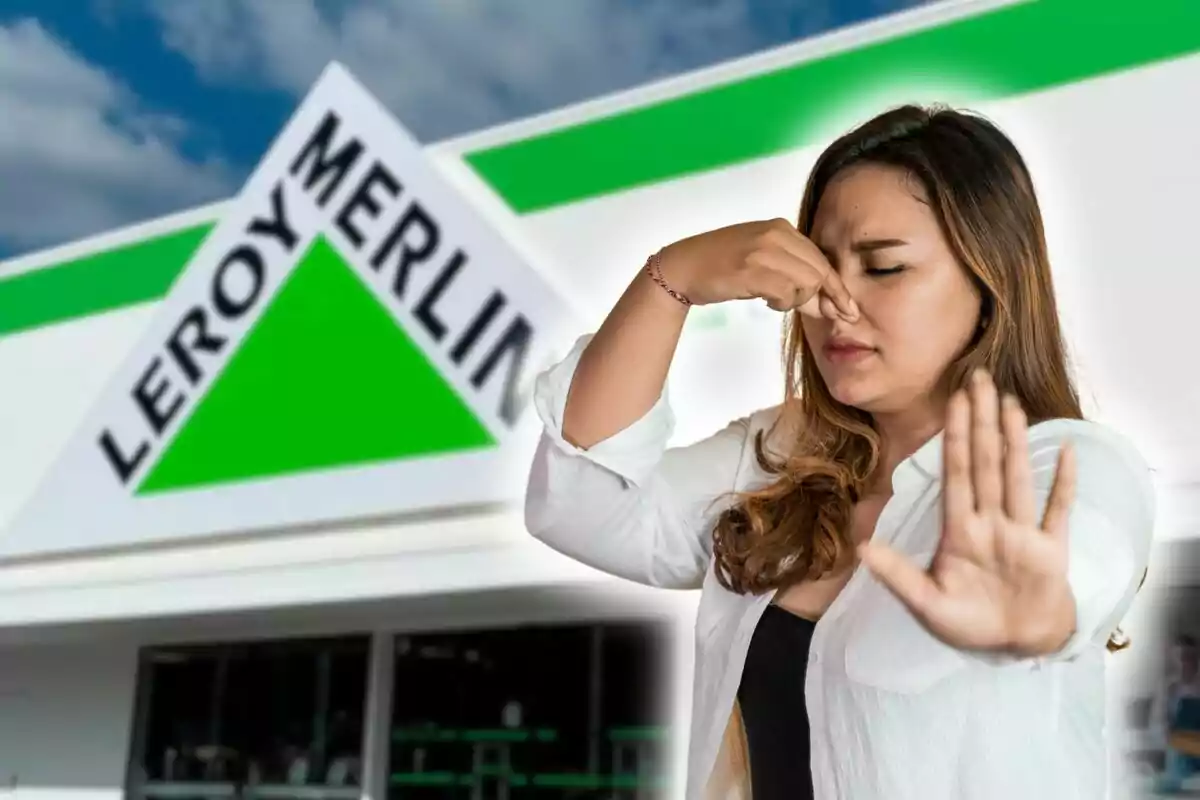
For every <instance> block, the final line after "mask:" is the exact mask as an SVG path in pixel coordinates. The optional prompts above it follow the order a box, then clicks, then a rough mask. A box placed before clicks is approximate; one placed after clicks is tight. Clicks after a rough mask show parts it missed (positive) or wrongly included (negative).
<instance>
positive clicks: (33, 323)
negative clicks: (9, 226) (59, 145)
mask: <svg viewBox="0 0 1200 800" xmlns="http://www.w3.org/2000/svg"><path fill="white" fill-rule="evenodd" d="M212 227H213V226H212V223H205V224H203V225H196V226H194V227H190V228H184V229H182V230H178V231H172V232H171V233H168V234H164V235H162V236H156V237H154V238H151V239H145V240H143V241H140V242H137V243H136V244H130V245H125V246H122V247H115V248H112V249H110V250H105V251H104V252H101V253H94V254H92V255H88V256H84V257H83V258H79V259H75V260H73V261H68V262H66V263H64V264H58V265H56V266H53V267H48V268H45V269H37V270H34V271H32V272H24V273H21V274H20V275H14V276H13V277H11V278H0V336H4V335H6V334H13V333H17V332H19V331H24V330H29V329H31V328H37V327H40V326H42V325H50V324H53V323H56V322H64V321H66V320H69V319H75V318H76V317H83V316H87V315H89V314H98V313H100V312H103V311H112V310H115V309H118V308H124V307H126V306H131V305H136V304H137V303H145V302H147V301H150V300H159V299H161V298H162V297H163V295H165V294H166V293H167V291H168V290H169V289H170V288H171V285H172V284H173V283H174V282H175V278H177V277H178V276H179V273H180V272H182V271H183V268H184V267H185V266H187V263H188V261H189V260H190V259H191V257H192V254H193V253H195V252H196V249H197V248H198V247H199V246H200V243H201V242H203V241H204V237H205V236H207V235H208V232H209V231H210V230H211V229H212Z"/></svg>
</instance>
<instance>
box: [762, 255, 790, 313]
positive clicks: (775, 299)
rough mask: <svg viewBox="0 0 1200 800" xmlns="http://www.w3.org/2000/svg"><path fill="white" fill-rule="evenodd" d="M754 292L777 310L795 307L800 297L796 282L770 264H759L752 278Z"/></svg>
mask: <svg viewBox="0 0 1200 800" xmlns="http://www.w3.org/2000/svg"><path fill="white" fill-rule="evenodd" d="M751 285H752V286H753V287H754V294H755V295H756V296H757V297H761V298H762V299H763V300H765V301H766V302H767V305H768V306H770V307H771V308H773V309H774V310H776V311H787V310H789V309H791V308H794V307H795V305H796V300H797V297H798V294H797V287H796V284H795V283H793V282H792V281H791V280H790V279H789V278H788V276H787V275H785V274H783V273H782V272H780V271H779V270H778V269H773V268H771V267H770V266H768V265H765V264H764V265H760V266H757V267H756V268H755V270H754V274H753V277H752V278H751Z"/></svg>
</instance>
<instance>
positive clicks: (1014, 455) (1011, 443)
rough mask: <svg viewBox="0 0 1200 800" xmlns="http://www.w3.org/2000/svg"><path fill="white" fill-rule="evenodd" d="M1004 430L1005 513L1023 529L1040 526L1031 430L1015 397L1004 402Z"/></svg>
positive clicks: (1002, 411) (1006, 398)
mask: <svg viewBox="0 0 1200 800" xmlns="http://www.w3.org/2000/svg"><path fill="white" fill-rule="evenodd" d="M1000 405H1001V408H1000V415H1001V418H1002V420H1003V427H1004V443H1005V453H1004V510H1005V511H1006V512H1007V513H1008V517H1009V519H1011V520H1013V521H1014V522H1017V523H1020V524H1022V525H1029V526H1033V525H1036V524H1037V506H1036V504H1035V502H1034V499H1033V470H1032V468H1031V467H1030V463H1029V428H1028V423H1027V421H1026V419H1025V412H1024V411H1023V410H1022V409H1021V404H1020V403H1019V402H1018V401H1017V398H1015V397H1013V396H1012V395H1010V394H1009V395H1005V396H1004V399H1003V401H1001V404H1000Z"/></svg>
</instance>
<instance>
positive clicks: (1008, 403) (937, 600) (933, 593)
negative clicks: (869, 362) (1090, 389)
mask: <svg viewBox="0 0 1200 800" xmlns="http://www.w3.org/2000/svg"><path fill="white" fill-rule="evenodd" d="M942 464H943V466H942V469H943V482H942V533H941V539H940V540H939V543H938V548H937V551H936V553H935V555H934V558H933V561H932V563H931V564H930V567H929V569H927V570H926V569H922V568H920V567H918V566H917V565H915V564H914V563H912V561H910V560H909V559H908V558H906V557H905V556H903V555H901V554H899V553H897V552H896V551H895V550H893V549H891V548H889V547H887V546H886V545H883V544H873V543H872V544H866V545H864V546H862V547H861V548H860V550H859V553H860V557H861V558H862V560H863V562H864V563H865V564H866V565H867V567H868V568H869V569H870V570H871V571H872V572H873V573H874V574H875V576H876V577H877V578H878V579H879V580H880V581H881V582H882V583H883V584H884V585H886V586H887V587H888V588H889V589H890V590H891V591H892V592H893V593H894V594H895V595H896V596H897V597H898V598H899V599H900V600H901V602H903V603H904V604H905V605H906V606H907V607H908V608H909V610H910V611H911V612H912V613H913V615H914V616H916V618H917V619H918V620H919V621H920V622H921V623H922V624H923V625H924V626H925V627H926V629H927V630H929V631H930V632H931V633H932V634H933V635H934V636H936V637H938V638H939V639H941V640H942V641H944V642H945V643H947V644H949V645H951V646H952V647H957V648H960V649H967V650H982V651H993V652H995V651H1003V652H1007V653H1011V654H1015V655H1022V656H1036V655H1045V654H1049V653H1053V652H1056V651H1057V650H1059V649H1061V648H1062V646H1063V645H1065V644H1066V642H1067V640H1068V639H1069V638H1070V636H1071V634H1072V632H1073V631H1074V626H1075V604H1074V599H1073V597H1072V595H1071V591H1070V587H1069V585H1068V583H1067V544H1068V542H1067V518H1068V515H1069V512H1070V509H1071V504H1072V502H1073V499H1074V489H1075V460H1074V454H1073V451H1072V449H1071V447H1070V446H1069V445H1066V446H1064V447H1063V448H1062V450H1061V452H1060V453H1059V459H1058V465H1057V468H1056V471H1055V476H1054V483H1053V486H1052V488H1051V491H1050V497H1049V501H1048V503H1047V505H1046V510H1045V514H1044V515H1042V517H1041V519H1040V520H1039V519H1038V507H1037V506H1038V503H1037V496H1036V492H1035V489H1034V483H1033V474H1032V470H1031V467H1030V459H1029V450H1028V429H1027V423H1026V418H1025V414H1024V412H1023V411H1022V410H1021V407H1020V405H1019V404H1018V403H1017V401H1016V400H1015V399H1014V398H1012V397H1005V398H1004V399H1003V401H1001V399H1000V398H999V396H998V393H997V391H996V387H995V385H994V384H993V382H992V380H991V378H990V377H989V376H988V375H987V374H986V373H983V372H979V373H977V374H976V375H974V376H973V377H972V380H971V386H970V388H969V390H963V391H960V392H958V393H956V394H955V395H954V397H953V398H952V399H951V401H950V404H949V409H948V412H947V419H946V427H945V440H944V443H943V459H942Z"/></svg>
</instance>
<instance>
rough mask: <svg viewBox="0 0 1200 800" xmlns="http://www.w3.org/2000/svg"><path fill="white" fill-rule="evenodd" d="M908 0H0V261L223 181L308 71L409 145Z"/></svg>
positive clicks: (254, 152)
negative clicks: (345, 83) (350, 96)
mask: <svg viewBox="0 0 1200 800" xmlns="http://www.w3.org/2000/svg"><path fill="white" fill-rule="evenodd" d="M918 2H922V0H344V1H342V2H337V1H335V0H0V259H3V258H7V257H11V256H16V255H20V254H22V253H25V252H29V251H32V250H36V249H39V248H42V247H46V246H52V245H56V244H61V243H64V242H68V241H71V240H73V239H76V238H79V237H81V236H86V235H89V234H92V233H98V232H101V231H105V230H110V229H112V228H114V227H117V226H120V225H125V224H129V223H132V222H137V221H140V220H144V219H150V218H153V217H156V216H161V215H163V214H168V213H171V212H173V211H178V210H182V209H185V208H189V207H191V206H195V205H198V204H200V203H204V202H208V201H212V200H218V199H221V198H224V197H228V196H229V195H231V194H232V193H234V192H235V191H236V190H237V187H238V186H239V184H240V183H241V181H242V180H243V179H244V177H245V175H246V174H247V173H248V172H249V171H250V169H251V168H252V167H253V166H254V164H255V163H256V161H257V160H258V158H259V157H260V156H261V155H262V153H263V152H264V151H265V150H266V148H267V146H268V145H269V143H270V141H271V139H272V137H273V136H274V134H275V133H276V132H277V131H278V129H279V128H280V127H281V125H282V124H283V122H284V120H285V119H286V118H287V116H288V115H289V114H290V113H291V111H292V110H293V109H294V107H295V105H296V103H297V101H298V99H299V98H300V97H301V96H302V95H303V94H304V92H305V91H306V90H307V88H308V87H309V85H310V84H311V83H312V81H313V79H314V78H315V77H316V75H317V74H318V72H319V71H320V70H321V68H322V67H323V66H324V65H325V64H326V63H327V62H328V61H329V60H331V59H335V58H336V59H338V60H341V61H343V62H344V63H346V64H347V65H348V66H349V67H350V69H351V70H352V71H353V72H354V73H355V74H356V76H357V77H358V78H359V79H360V80H362V81H363V82H364V83H365V84H366V86H367V87H368V88H369V89H371V91H373V92H374V93H375V94H376V95H377V96H378V97H379V98H380V100H382V101H383V102H384V103H385V104H386V105H387V106H388V107H389V108H391V109H392V111H393V112H394V113H395V114H396V115H397V116H398V117H399V119H400V120H401V121H402V122H403V123H404V124H405V125H406V126H407V127H408V128H409V129H410V130H412V131H413V132H414V133H415V134H416V135H417V137H418V138H419V139H421V140H422V141H424V142H433V141H437V140H439V139H444V138H447V137H450V136H455V135H459V134H462V133H467V132H469V131H473V130H478V129H481V128H486V127H490V126H493V125H497V124H500V123H503V122H507V121H510V120H513V119H519V118H521V117H525V116H529V115H532V114H536V113H539V112H542V111H545V110H548V109H552V108H557V107H561V106H564V105H569V104H571V103H575V102H579V101H581V100H585V99H587V98H590V97H594V96H597V95H600V94H605V93H608V92H612V91H617V90H620V89H624V88H628V87H631V86H636V85H638V84H641V83H644V82H647V81H650V80H654V79H657V78H662V77H665V76H668V75H672V74H677V73H680V72H685V71H688V70H692V69H696V68H698V67H702V66H706V65H709V64H713V63H717V62H720V61H725V60H728V59H731V58H736V57H738V56H741V55H745V54H748V53H753V52H756V51H759V50H763V49H766V48H769V47H773V46H776V45H780V44H785V43H787V42H791V41H795V40H797V39H801V38H804V37H807V36H812V35H814V34H817V33H820V32H822V31H826V30H830V29H834V28H838V27H842V26H845V25H848V24H852V23H854V22H858V21H862V20H865V19H868V18H871V17H874V16H878V15H881V14H885V13H889V12H893V11H897V10H900V9H902V8H904V7H907V6H911V5H915V4H917V3H918Z"/></svg>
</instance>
